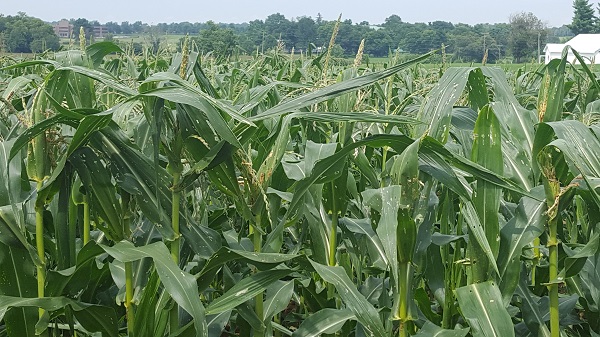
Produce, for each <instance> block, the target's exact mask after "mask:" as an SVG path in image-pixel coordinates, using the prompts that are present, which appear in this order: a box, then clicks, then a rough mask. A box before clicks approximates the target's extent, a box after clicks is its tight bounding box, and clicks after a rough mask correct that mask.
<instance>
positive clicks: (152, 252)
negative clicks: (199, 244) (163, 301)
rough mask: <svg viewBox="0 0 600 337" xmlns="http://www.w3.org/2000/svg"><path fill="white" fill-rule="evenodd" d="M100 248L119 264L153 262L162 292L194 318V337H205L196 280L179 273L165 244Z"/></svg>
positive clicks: (181, 272) (120, 243)
mask: <svg viewBox="0 0 600 337" xmlns="http://www.w3.org/2000/svg"><path fill="white" fill-rule="evenodd" d="M101 247H102V248H103V249H104V250H105V251H106V252H107V253H108V254H109V255H111V256H112V257H114V258H115V259H117V260H119V261H121V262H133V261H137V260H140V259H143V258H145V257H150V258H152V260H153V261H154V266H155V268H156V272H157V273H158V276H159V277H160V280H161V282H162V284H163V285H164V287H165V290H166V291H167V292H168V293H169V294H170V295H171V297H172V298H173V300H175V302H177V304H179V306H180V307H182V308H183V309H184V310H185V311H187V312H188V313H189V314H190V315H191V316H192V317H193V319H194V325H195V328H196V334H197V335H198V336H208V334H207V326H206V321H205V317H204V315H205V313H204V307H203V306H202V302H201V301H200V294H199V293H198V288H197V286H196V279H195V278H194V277H193V276H192V275H190V274H188V273H186V272H184V271H182V270H181V269H179V267H178V266H177V265H176V264H175V262H173V260H172V259H171V254H170V252H169V250H168V249H167V246H165V244H164V243H162V242H156V243H152V244H149V245H146V246H143V247H135V246H134V245H133V244H132V243H130V242H128V241H122V242H119V243H117V244H116V245H115V246H113V247H108V246H104V245H102V246H101Z"/></svg>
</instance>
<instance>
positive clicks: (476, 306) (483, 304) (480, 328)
mask: <svg viewBox="0 0 600 337" xmlns="http://www.w3.org/2000/svg"><path fill="white" fill-rule="evenodd" d="M456 298H457V299H458V304H459V306H460V309H461V310H462V314H463V316H464V317H465V320H466V321H467V322H468V323H469V325H470V326H471V333H472V334H473V337H511V336H513V337H514V336H515V331H514V327H513V323H512V320H511V318H510V315H509V314H508V311H506V308H505V307H504V303H503V301H502V295H501V294H500V290H499V289H498V287H497V286H496V284H495V283H493V282H485V283H476V284H472V285H469V286H466V287H461V288H458V289H456Z"/></svg>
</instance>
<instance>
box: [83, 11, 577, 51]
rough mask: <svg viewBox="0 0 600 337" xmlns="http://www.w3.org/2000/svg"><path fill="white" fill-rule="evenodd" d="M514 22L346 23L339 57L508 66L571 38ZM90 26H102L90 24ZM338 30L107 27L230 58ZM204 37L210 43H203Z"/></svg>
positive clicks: (298, 45) (292, 25) (283, 22)
mask: <svg viewBox="0 0 600 337" xmlns="http://www.w3.org/2000/svg"><path fill="white" fill-rule="evenodd" d="M514 18H529V19H528V20H520V21H517V22H514V23H508V24H507V23H496V24H476V25H467V24H462V23H450V22H445V21H433V22H429V23H409V22H404V21H402V19H401V18H400V17H399V16H398V15H390V16H389V17H388V18H387V19H385V22H383V23H381V24H379V23H377V25H374V24H373V23H369V22H366V21H363V22H352V20H342V21H341V25H340V29H339V32H338V36H337V39H336V41H337V46H338V47H339V48H340V51H341V54H344V55H346V56H352V55H354V54H356V51H357V49H358V46H359V45H360V42H361V40H363V39H365V49H364V52H365V54H367V55H370V56H375V57H387V56H388V54H389V53H390V52H394V51H395V50H397V49H399V50H401V51H403V52H405V53H411V54H421V53H426V52H429V51H430V50H433V49H438V48H440V47H441V45H442V44H445V45H446V46H449V47H448V48H447V52H448V53H449V55H452V56H453V61H458V62H471V61H481V60H482V58H483V56H484V54H485V50H488V57H487V59H488V61H490V62H497V61H500V60H502V59H504V60H510V57H514V58H515V59H518V60H520V61H524V62H528V61H530V60H531V59H535V55H536V53H537V50H538V49H537V46H538V45H537V42H538V33H540V34H541V40H540V43H541V44H542V47H543V46H544V45H545V44H546V43H557V42H560V38H562V37H568V36H572V33H571V32H570V31H569V30H568V28H566V27H565V26H563V27H561V28H552V29H546V28H547V27H545V26H544V25H540V24H539V23H541V22H542V21H540V20H539V19H538V18H537V17H535V16H534V15H533V14H531V13H519V14H517V15H515V16H514ZM531 18H533V19H535V20H531ZM86 22H87V20H85V19H78V20H74V21H73V23H74V24H75V25H76V30H75V31H78V28H77V27H79V26H78V25H80V24H86ZM87 24H88V25H92V24H99V23H98V22H87ZM335 24H336V21H335V20H331V21H328V20H325V19H323V18H322V17H321V16H320V15H318V16H317V17H316V18H312V17H309V16H302V17H298V18H291V19H289V18H286V17H285V16H284V15H282V14H280V13H275V14H271V15H269V16H268V17H267V18H266V19H264V20H258V19H257V20H253V21H250V22H248V23H241V24H233V23H219V24H215V23H214V22H212V21H209V22H205V23H190V22H180V23H169V24H167V23H159V24H157V25H154V26H149V25H148V24H144V23H142V22H140V21H138V22H135V23H134V24H130V23H129V22H123V23H122V24H118V23H116V22H108V23H106V27H107V28H108V30H109V32H110V33H111V34H114V35H119V34H152V35H164V34H168V35H173V34H178V35H185V34H190V35H191V36H193V37H195V39H196V40H199V43H198V45H199V46H200V47H201V49H204V50H211V51H216V52H217V53H218V54H221V55H231V54H233V53H236V52H237V53H246V54H253V53H255V52H256V51H257V50H258V51H260V52H264V51H267V50H271V49H274V48H276V47H277V46H278V45H282V46H283V47H284V48H285V49H286V50H288V51H291V50H292V48H293V49H295V50H296V52H297V53H300V51H303V52H307V51H308V48H309V46H310V45H311V44H314V46H315V47H323V46H326V45H327V43H328V42H329V37H330V36H331V33H332V31H333V27H334V26H335ZM523 24H525V25H523ZM90 27H91V26H90ZM88 35H89V34H88ZM202 35H205V36H206V37H208V36H210V37H211V38H210V39H208V38H203V37H202ZM513 41H519V43H513ZM204 45H207V46H208V47H204ZM211 47H212V48H211Z"/></svg>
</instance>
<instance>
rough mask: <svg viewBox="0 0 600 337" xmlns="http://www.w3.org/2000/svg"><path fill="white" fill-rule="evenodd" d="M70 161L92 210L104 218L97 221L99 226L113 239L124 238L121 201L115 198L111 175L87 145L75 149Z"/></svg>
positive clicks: (115, 191) (119, 239)
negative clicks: (86, 194)
mask: <svg viewBox="0 0 600 337" xmlns="http://www.w3.org/2000/svg"><path fill="white" fill-rule="evenodd" d="M70 162H71V164H72V165H73V167H74V168H75V170H77V174H78V175H79V178H80V179H81V182H82V184H83V186H84V187H85V190H86V193H88V196H89V200H90V203H91V206H92V209H93V210H94V212H97V213H98V215H99V217H100V218H102V219H103V220H104V224H105V225H104V224H103V223H102V222H101V221H97V222H96V223H97V224H99V228H100V229H101V230H103V231H104V232H105V233H106V234H107V236H108V237H109V238H110V239H111V240H113V241H121V240H123V239H124V228H123V226H124V223H123V218H122V211H121V203H120V202H119V200H118V199H117V190H116V188H115V186H114V185H113V184H112V177H111V175H110V174H109V171H108V170H107V168H106V167H105V166H104V165H103V164H102V161H101V160H100V158H99V157H98V155H96V153H95V152H94V151H93V150H92V149H90V148H89V147H83V148H80V149H78V150H76V151H75V153H73V155H72V156H71V158H70Z"/></svg>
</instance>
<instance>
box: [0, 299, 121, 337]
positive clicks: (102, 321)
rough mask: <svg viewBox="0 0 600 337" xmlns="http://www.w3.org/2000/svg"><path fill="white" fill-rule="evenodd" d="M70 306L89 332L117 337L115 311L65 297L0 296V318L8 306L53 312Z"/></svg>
mask: <svg viewBox="0 0 600 337" xmlns="http://www.w3.org/2000/svg"><path fill="white" fill-rule="evenodd" d="M67 306H70V307H71V308H73V310H74V314H75V318H77V320H78V321H79V323H81V326H83V328H85V329H86V330H87V331H90V332H101V333H102V334H105V335H106V336H109V337H118V336H119V334H118V330H117V317H116V315H115V311H114V310H113V309H111V308H108V307H103V306H99V305H94V304H88V303H82V302H78V301H74V300H71V299H69V298H66V297H45V298H21V297H11V296H0V320H2V319H3V318H4V316H5V314H6V312H7V310H8V309H9V308H15V307H17V308H23V307H36V308H42V309H44V310H46V311H50V312H54V311H57V310H61V309H64V308H65V307H67Z"/></svg>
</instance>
